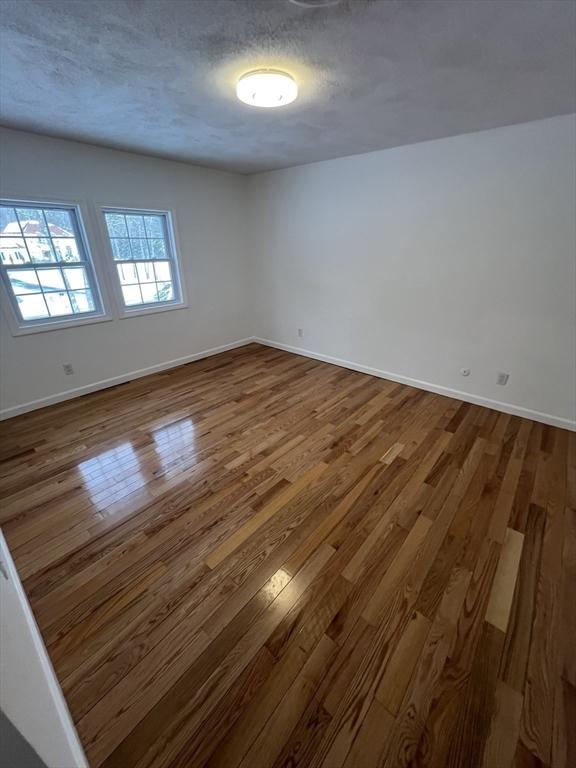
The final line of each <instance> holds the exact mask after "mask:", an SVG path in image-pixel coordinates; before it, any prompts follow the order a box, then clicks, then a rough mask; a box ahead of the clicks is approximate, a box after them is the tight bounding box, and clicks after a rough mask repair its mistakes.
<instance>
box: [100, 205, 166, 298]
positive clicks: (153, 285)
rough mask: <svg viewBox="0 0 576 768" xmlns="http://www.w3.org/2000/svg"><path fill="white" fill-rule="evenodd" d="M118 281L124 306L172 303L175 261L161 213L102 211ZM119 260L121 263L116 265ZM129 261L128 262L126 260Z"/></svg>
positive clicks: (163, 216)
mask: <svg viewBox="0 0 576 768" xmlns="http://www.w3.org/2000/svg"><path fill="white" fill-rule="evenodd" d="M104 216H105V220H106V225H107V227H108V233H109V236H110V242H111V247H112V252H113V255H114V259H115V261H116V262H118V263H117V265H116V268H117V272H118V280H119V283H120V287H121V289H122V294H123V296H124V301H125V304H126V305H127V306H135V305H138V304H157V303H162V302H174V300H175V298H178V299H179V296H177V295H176V291H175V282H174V281H175V279H176V277H177V273H176V274H175V273H174V270H177V269H178V264H177V261H176V260H175V259H173V258H172V257H173V256H174V254H172V253H171V246H170V243H169V242H168V240H167V237H168V234H169V227H170V221H169V219H168V217H167V215H165V214H161V213H147V212H146V211H122V210H118V211H104ZM120 262H125V263H124V264H120ZM126 262H129V263H126Z"/></svg>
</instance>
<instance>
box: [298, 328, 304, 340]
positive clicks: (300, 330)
mask: <svg viewBox="0 0 576 768" xmlns="http://www.w3.org/2000/svg"><path fill="white" fill-rule="evenodd" d="M303 336H304V329H303V328H298V338H299V339H301V338H302V337H303Z"/></svg>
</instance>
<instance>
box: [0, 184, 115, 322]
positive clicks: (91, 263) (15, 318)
mask: <svg viewBox="0 0 576 768" xmlns="http://www.w3.org/2000/svg"><path fill="white" fill-rule="evenodd" d="M0 203H1V204H2V205H5V206H8V207H11V208H19V207H21V208H24V207H31V208H41V209H43V210H47V209H50V208H55V209H59V210H67V211H70V212H71V214H72V223H73V227H74V239H75V241H76V244H77V247H78V248H79V250H80V252H81V254H82V257H83V260H82V261H81V262H67V263H68V264H69V265H70V266H73V265H74V264H81V265H82V266H83V267H84V268H85V269H86V272H87V275H88V282H89V285H90V290H91V292H92V296H93V299H94V304H95V306H96V309H95V310H94V311H93V312H82V313H78V314H73V315H63V316H58V317H54V318H51V317H49V318H38V319H35V320H24V319H23V317H22V315H21V313H20V309H19V307H18V300H17V299H16V294H15V293H14V291H13V289H12V286H11V284H10V281H9V279H8V274H7V271H8V269H16V270H18V269H26V268H28V269H35V268H36V267H37V266H41V268H46V269H50V268H51V267H52V268H54V267H60V266H61V264H62V263H63V262H59V261H56V262H46V263H45V264H42V265H38V264H35V263H34V262H30V264H23V265H7V264H0V297H1V299H2V301H1V302H0V303H1V304H2V312H3V314H4V317H5V319H6V321H7V323H8V327H9V329H10V332H11V333H12V335H13V336H25V335H28V334H34V333H42V332H45V331H57V330H62V329H65V328H74V327H76V326H79V325H92V324H93V323H101V322H107V321H110V320H112V316H111V315H110V313H109V311H108V306H107V301H106V299H107V296H106V293H105V287H103V282H102V275H101V274H100V272H99V270H98V267H97V264H96V261H95V259H94V256H93V253H92V250H91V248H90V240H89V238H88V234H87V230H86V225H85V216H84V215H83V211H82V203H81V202H79V201H78V200H64V199H62V198H51V197H42V198H38V197H27V196H24V195H2V196H0Z"/></svg>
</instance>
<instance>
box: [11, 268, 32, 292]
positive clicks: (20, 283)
mask: <svg viewBox="0 0 576 768" xmlns="http://www.w3.org/2000/svg"><path fill="white" fill-rule="evenodd" d="M8 279H9V280H10V285H11V286H12V290H13V291H14V293H16V294H18V293H39V292H40V284H39V283H38V278H37V277H36V272H35V270H33V269H17V270H10V269H9V270H8Z"/></svg>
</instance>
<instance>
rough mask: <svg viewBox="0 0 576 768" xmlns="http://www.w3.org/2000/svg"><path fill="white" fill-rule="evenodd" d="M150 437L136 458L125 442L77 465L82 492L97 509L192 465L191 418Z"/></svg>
mask: <svg viewBox="0 0 576 768" xmlns="http://www.w3.org/2000/svg"><path fill="white" fill-rule="evenodd" d="M150 434H151V437H152V438H153V443H152V444H151V445H150V444H147V445H146V446H145V447H144V448H143V453H142V454H141V455H140V456H139V453H138V450H137V449H135V448H134V446H133V445H132V443H131V442H130V441H126V442H124V443H121V444H120V445H118V446H116V447H115V448H110V449H108V450H106V451H103V452H102V453H99V454H98V455H97V456H94V457H93V458H91V459H87V460H86V461H82V462H81V463H80V464H78V469H79V470H80V473H81V475H82V479H83V481H84V485H85V487H86V490H87V491H88V493H89V494H90V498H91V500H92V503H93V504H94V506H95V507H97V509H98V510H103V509H104V508H105V507H108V506H110V505H111V504H114V503H115V502H118V501H120V500H121V499H125V498H126V497H127V496H129V495H130V494H132V493H134V492H135V491H138V490H139V489H141V488H144V487H145V486H147V485H149V483H150V481H151V480H153V479H156V480H162V479H167V478H168V477H170V476H174V475H177V474H179V473H180V472H181V471H182V470H183V469H184V466H183V465H186V466H192V465H193V464H194V463H195V461H196V452H197V448H196V438H195V434H194V424H193V423H192V419H190V418H188V419H182V420H180V421H177V422H174V423H173V424H168V425H167V426H165V427H161V428H160V429H156V430H154V431H152V432H151V433H150ZM152 449H153V453H152V454H151V450H152ZM143 467H144V468H143Z"/></svg>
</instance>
